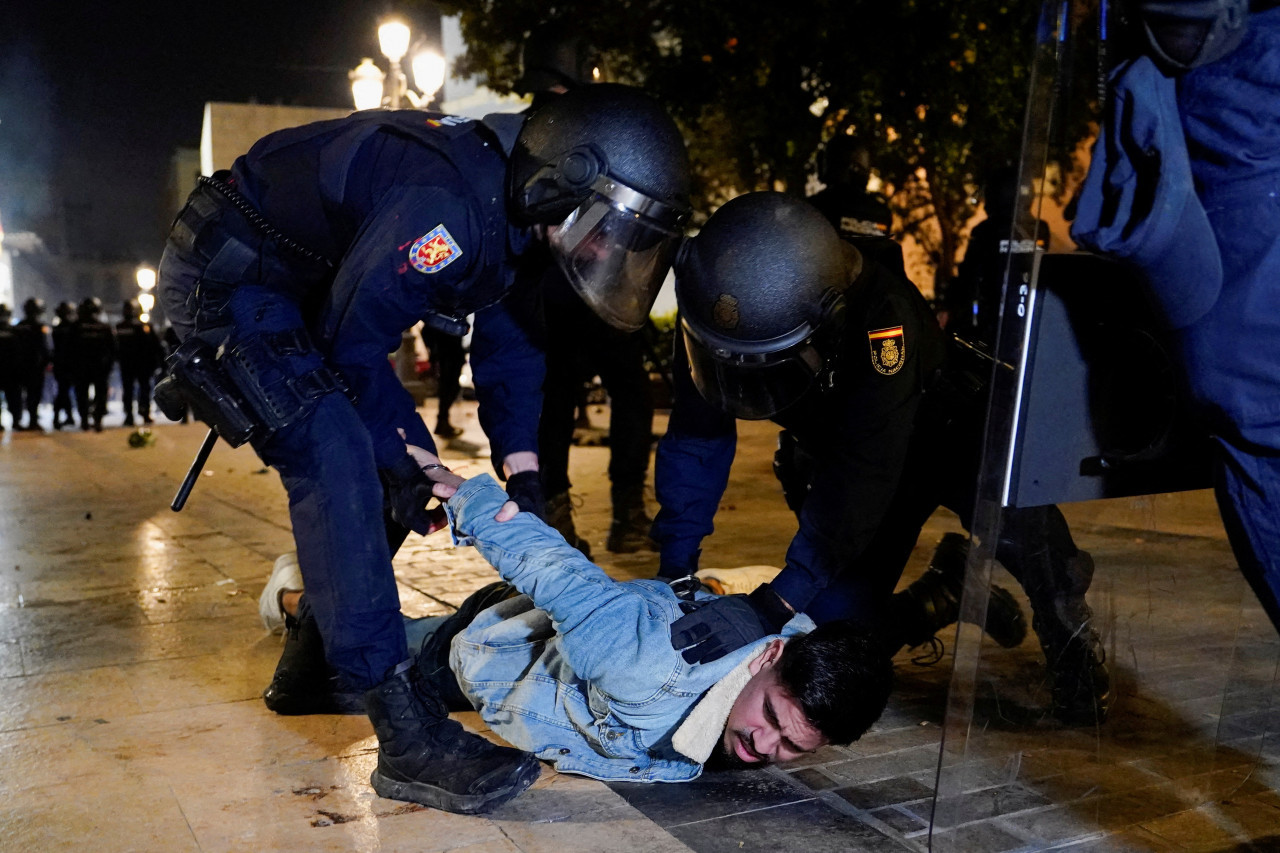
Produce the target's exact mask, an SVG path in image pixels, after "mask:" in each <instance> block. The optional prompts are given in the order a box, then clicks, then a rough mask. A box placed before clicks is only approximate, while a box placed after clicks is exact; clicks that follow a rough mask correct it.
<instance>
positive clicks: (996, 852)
mask: <svg viewBox="0 0 1280 853" xmlns="http://www.w3.org/2000/svg"><path fill="white" fill-rule="evenodd" d="M930 842H931V848H930V849H931V853H973V851H976V850H981V851H983V853H1004V851H1010V850H1021V849H1023V848H1025V847H1026V846H1027V845H1026V842H1025V841H1024V840H1023V839H1021V838H1019V837H1017V836H1016V835H1012V834H1010V833H1009V832H1007V831H1005V830H1003V829H1001V828H1000V827H998V826H995V825H994V824H989V823H976V824H972V825H970V826H961V827H957V828H956V829H948V830H945V831H939V830H938V829H936V828H935V829H934V832H933V835H932V836H930Z"/></svg>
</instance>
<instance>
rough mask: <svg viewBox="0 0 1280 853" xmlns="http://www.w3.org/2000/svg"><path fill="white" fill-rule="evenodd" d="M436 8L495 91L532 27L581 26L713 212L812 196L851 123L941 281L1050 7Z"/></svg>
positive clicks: (659, 0)
mask: <svg viewBox="0 0 1280 853" xmlns="http://www.w3.org/2000/svg"><path fill="white" fill-rule="evenodd" d="M441 5H442V6H443V7H444V8H445V9H446V10H448V11H450V12H458V13H460V14H461V20H462V27H463V34H464V37H465V39H466V41H467V44H468V46H469V47H468V52H467V54H466V55H465V56H464V57H462V58H461V60H460V62H459V65H458V68H457V70H458V71H460V72H463V73H475V74H478V75H479V76H480V77H481V78H482V79H483V80H484V81H486V82H487V84H488V85H489V86H490V87H491V88H493V89H495V90H498V91H509V90H510V87H511V84H512V82H513V81H514V80H515V78H516V77H517V76H518V73H519V46H520V44H521V41H522V40H523V38H524V37H525V35H526V33H527V32H528V31H529V30H530V29H531V28H532V27H533V26H535V25H536V24H538V23H540V22H542V21H544V20H547V19H550V18H555V19H559V20H564V21H566V22H572V26H573V27H574V28H575V29H576V30H577V31H578V32H581V33H583V34H584V35H585V36H587V37H588V38H590V39H591V40H592V42H593V43H594V44H595V45H596V46H597V47H599V48H601V49H602V50H605V51H606V55H607V56H608V57H609V67H610V70H611V71H612V72H613V73H614V75H615V77H616V78H617V79H621V80H622V81H624V82H634V83H638V84H641V85H643V86H644V87H645V88H647V89H648V90H649V91H651V92H652V93H654V94H655V95H656V96H657V97H659V98H660V99H661V100H662V101H663V102H664V103H665V104H667V106H668V107H669V109H670V110H671V112H672V113H673V115H675V116H676V118H677V120H678V121H679V122H680V123H681V125H682V127H684V128H685V131H686V138H687V139H688V141H689V145H690V152H691V157H692V161H693V164H694V168H695V179H696V182H697V184H696V188H695V189H696V193H697V195H696V198H697V199H698V201H699V205H698V206H699V208H700V212H702V213H703V214H705V213H709V212H710V210H711V209H713V208H714V207H715V206H717V205H718V204H719V203H721V202H722V201H724V200H725V199H727V198H728V197H730V196H732V195H734V194H736V193H738V192H743V191H747V190H752V189H786V190H789V191H792V192H796V193H803V190H804V187H805V183H806V179H807V177H808V176H809V175H810V174H811V173H812V170H813V163H814V157H815V154H816V152H817V151H818V150H819V149H820V147H821V145H822V143H823V141H824V140H825V139H828V138H830V137H831V136H832V135H833V134H835V133H845V132H851V133H854V134H856V136H857V137H858V138H859V140H860V141H862V142H863V143H865V144H866V145H867V146H868V148H869V149H870V151H871V153H872V163H873V165H874V167H875V171H876V173H877V174H878V175H879V176H880V178H881V179H882V181H883V182H884V183H885V184H886V185H887V187H888V188H889V190H890V191H891V192H892V193H893V204H894V206H895V208H896V209H897V212H898V213H899V214H900V215H901V217H902V221H903V224H904V230H906V231H907V233H911V234H912V235H913V236H915V237H916V239H917V240H918V241H919V242H920V243H921V245H922V246H924V248H925V249H926V251H928V252H929V253H930V256H931V259H932V261H933V262H934V264H935V266H936V267H937V268H938V270H939V272H940V274H941V275H943V276H946V275H947V274H949V272H950V271H951V268H952V266H953V264H954V261H955V258H956V250H957V248H958V246H957V242H958V234H959V232H960V229H961V227H962V226H963V224H964V222H965V221H966V220H967V219H968V218H969V216H970V215H971V213H972V210H973V207H972V198H973V194H974V190H975V188H976V187H977V186H978V185H979V184H980V183H981V181H982V179H983V177H984V175H986V174H987V173H988V172H990V171H991V170H992V169H994V168H997V167H999V166H1002V165H1005V164H1008V163H1011V162H1012V161H1013V160H1014V159H1016V157H1017V154H1018V145H1019V139H1020V136H1021V125H1022V120H1023V114H1024V111H1025V98H1026V91H1027V82H1028V66H1029V61H1030V59H1031V56H1032V50H1033V40H1034V35H1035V24H1036V17H1037V15H1038V13H1039V3H1037V2H1035V0H968V2H964V3H956V2H945V1H944V0H889V1H888V2H886V0H881V2H878V3H870V2H865V0H795V2H792V3H782V4H780V3H777V2H773V0H770V2H764V0H736V2H725V0H593V2H590V3H588V2H586V0H555V2H553V3H551V4H547V3H546V2H545V0H444V2H443V3H441ZM1077 138H1078V134H1077ZM1072 141H1074V140H1072Z"/></svg>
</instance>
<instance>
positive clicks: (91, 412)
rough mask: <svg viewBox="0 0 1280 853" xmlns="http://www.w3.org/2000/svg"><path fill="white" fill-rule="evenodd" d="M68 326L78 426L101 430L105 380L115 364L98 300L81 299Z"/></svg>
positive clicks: (111, 338) (112, 343)
mask: <svg viewBox="0 0 1280 853" xmlns="http://www.w3.org/2000/svg"><path fill="white" fill-rule="evenodd" d="M71 328H72V335H71V353H72V359H73V365H74V367H73V368H72V369H73V370H74V373H75V379H76V404H77V405H78V406H79V407H80V428H81V429H82V430H87V429H89V428H90V427H92V428H93V429H94V430H96V431H97V432H102V418H103V417H104V416H105V415H106V414H107V396H108V381H109V380H110V378H111V368H112V367H113V366H115V363H116V336H115V333H114V332H112V331H111V327H110V326H108V325H107V324H106V323H104V322H102V300H101V299H99V298H98V297H96V296H90V297H89V298H88V299H85V300H84V301H83V302H81V303H80V307H79V309H78V310H77V319H76V324H75V325H74V326H72V327H71ZM91 391H92V393H90V392H91Z"/></svg>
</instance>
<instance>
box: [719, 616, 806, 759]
mask: <svg viewBox="0 0 1280 853" xmlns="http://www.w3.org/2000/svg"><path fill="white" fill-rule="evenodd" d="M783 645H785V642H784V641H783V640H774V641H773V642H771V643H769V645H767V646H765V649H764V651H763V652H761V653H760V655H759V656H758V657H757V658H756V659H755V660H753V661H752V662H751V663H750V664H749V665H748V669H749V670H750V672H751V680H750V681H748V682H747V686H746V687H744V688H743V689H742V692H741V693H739V694H738V698H737V700H736V701H735V702H734V703H733V708H732V709H730V711H729V719H728V720H727V721H726V722H725V726H724V737H723V738H722V739H721V742H720V750H721V755H720V756H719V758H720V761H718V762H715V761H714V760H713V763H714V764H719V765H727V766H730V767H763V766H764V765H766V764H774V763H780V762H785V761H792V760H794V759H796V758H799V757H800V756H802V755H804V754H805V753H809V752H813V751H814V750H816V749H818V748H819V747H821V746H824V745H826V743H827V738H826V737H825V736H824V735H823V734H822V732H820V731H818V729H817V728H815V727H814V726H813V725H812V724H811V723H810V722H809V720H808V718H807V717H805V713H804V709H803V708H801V707H800V703H799V702H798V701H796V699H795V698H794V697H793V696H792V695H791V693H790V692H789V691H788V690H787V688H786V687H785V686H783V684H782V682H781V681H780V680H779V679H778V671H777V666H778V661H779V659H780V658H781V657H782V647H783Z"/></svg>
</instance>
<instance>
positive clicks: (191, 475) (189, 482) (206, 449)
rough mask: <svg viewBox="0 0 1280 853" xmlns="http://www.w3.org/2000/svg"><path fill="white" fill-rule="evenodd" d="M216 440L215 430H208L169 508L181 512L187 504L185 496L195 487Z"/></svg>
mask: <svg viewBox="0 0 1280 853" xmlns="http://www.w3.org/2000/svg"><path fill="white" fill-rule="evenodd" d="M217 441H218V433H217V432H216V431H215V430H209V434H208V435H206V436H205V437H204V444H202V445H200V449H199V450H198V451H196V458H195V459H194V460H193V461H192V463H191V469H190V470H189V471H187V476H186V478H185V479H184V480H183V481H182V485H181V486H179V487H178V494H176V495H174V497H173V503H171V504H169V509H171V510H173V511H174V512H181V511H182V508H183V507H184V506H186V504H187V497H188V496H189V495H190V494H191V490H192V489H193V488H195V485H196V479H197V478H198V477H199V476H200V470H201V469H202V468H204V463H206V462H208V461H209V453H210V452H211V451H212V450H213V445H214V444H215V443H216V442H217Z"/></svg>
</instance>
